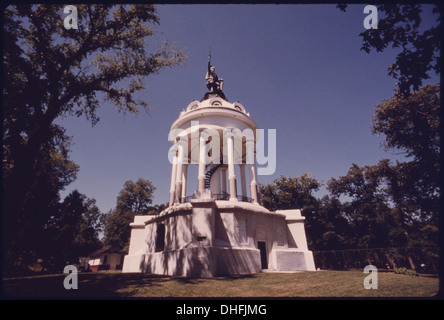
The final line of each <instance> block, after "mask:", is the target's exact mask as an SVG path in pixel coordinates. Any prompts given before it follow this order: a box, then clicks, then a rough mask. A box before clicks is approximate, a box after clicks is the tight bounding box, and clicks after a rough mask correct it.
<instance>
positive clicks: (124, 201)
mask: <svg viewBox="0 0 444 320" xmlns="http://www.w3.org/2000/svg"><path fill="white" fill-rule="evenodd" d="M155 189H156V188H155V187H154V186H153V184H152V183H151V182H150V181H149V180H145V179H142V178H139V179H138V180H137V181H136V182H133V181H131V180H129V181H126V182H125V184H124V187H123V189H122V190H121V191H120V193H119V195H118V197H117V204H116V208H115V209H113V210H111V211H110V212H108V213H107V214H106V215H104V216H103V223H104V226H105V229H104V231H105V238H104V242H105V244H107V245H111V246H112V247H113V248H114V249H115V250H121V251H128V246H129V239H130V234H131V227H130V223H131V222H133V220H134V216H135V215H143V214H147V213H148V212H152V210H153V209H152V207H150V206H149V205H150V204H151V203H152V201H153V200H152V199H153V192H154V190H155Z"/></svg>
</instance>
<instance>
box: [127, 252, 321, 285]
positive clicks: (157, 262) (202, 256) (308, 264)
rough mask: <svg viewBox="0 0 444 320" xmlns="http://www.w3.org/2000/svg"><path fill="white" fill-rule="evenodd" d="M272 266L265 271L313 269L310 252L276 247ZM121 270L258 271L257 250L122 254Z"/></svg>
mask: <svg viewBox="0 0 444 320" xmlns="http://www.w3.org/2000/svg"><path fill="white" fill-rule="evenodd" d="M275 255H276V269H275V270H267V271H268V272H287V271H288V272H295V271H315V270H316V269H315V265H314V260H313V254H312V252H311V251H298V250H297V249H282V250H276V251H275ZM122 272H137V273H152V274H162V275H170V276H183V277H191V278H212V277H219V276H229V275H245V274H254V273H259V272H261V259H260V252H259V250H258V249H249V248H219V247H193V248H183V249H180V250H172V251H164V252H156V253H149V254H140V255H133V256H129V255H127V256H125V263H124V269H123V270H122Z"/></svg>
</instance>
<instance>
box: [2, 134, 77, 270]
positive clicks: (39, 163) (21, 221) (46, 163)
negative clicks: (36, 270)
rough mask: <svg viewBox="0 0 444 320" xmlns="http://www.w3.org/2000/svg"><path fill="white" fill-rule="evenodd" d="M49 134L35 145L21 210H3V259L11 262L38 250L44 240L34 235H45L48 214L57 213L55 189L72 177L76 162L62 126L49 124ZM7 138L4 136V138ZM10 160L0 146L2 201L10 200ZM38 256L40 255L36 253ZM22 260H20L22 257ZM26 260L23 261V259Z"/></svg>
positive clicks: (32, 255)
mask: <svg viewBox="0 0 444 320" xmlns="http://www.w3.org/2000/svg"><path fill="white" fill-rule="evenodd" d="M50 136H51V138H50V139H49V140H47V141H45V143H44V144H43V145H42V146H41V147H40V148H39V150H38V157H37V159H36V160H35V161H34V163H33V175H34V178H33V180H32V181H31V183H30V184H29V187H28V191H27V193H26V197H25V199H24V201H23V203H22V209H23V210H22V211H11V210H4V211H3V227H4V229H3V236H4V238H3V240H4V250H3V253H4V254H5V262H7V264H8V263H13V262H14V261H15V260H16V259H17V258H18V257H21V259H22V260H23V259H25V260H26V259H27V258H28V259H33V257H34V256H35V255H37V256H39V255H41V254H42V252H41V250H43V249H44V248H45V245H46V244H47V242H45V244H43V241H42V244H40V243H39V242H40V241H36V239H45V238H46V236H47V234H46V231H47V230H46V229H45V225H46V223H47V222H48V220H49V219H50V217H51V216H55V215H57V214H58V212H59V211H58V210H59V207H58V206H59V201H60V196H59V192H60V190H62V189H63V188H65V186H67V185H68V184H70V183H71V182H72V181H73V180H74V179H75V177H76V173H77V171H78V166H77V165H76V164H75V163H74V162H72V161H71V160H70V159H69V156H68V154H69V151H70V146H71V141H70V138H69V137H68V136H66V135H65V130H64V129H63V128H61V127H59V126H57V125H52V126H51V130H50ZM7 139H8V138H7V137H6V138H5V136H4V141H5V140H7ZM11 162H12V160H11V157H10V149H9V148H8V146H7V145H4V146H3V168H4V170H3V188H4V189H3V190H4V198H3V201H4V202H3V204H4V208H5V204H6V203H8V201H10V199H8V198H7V196H11V195H10V194H9V192H8V191H9V190H8V189H7V188H8V187H9V184H8V183H6V182H7V181H10V179H11V177H10V175H11V170H10V167H11V166H12V164H11ZM40 257H41V256H40ZM23 261H24V260H23ZM24 262H26V261H24Z"/></svg>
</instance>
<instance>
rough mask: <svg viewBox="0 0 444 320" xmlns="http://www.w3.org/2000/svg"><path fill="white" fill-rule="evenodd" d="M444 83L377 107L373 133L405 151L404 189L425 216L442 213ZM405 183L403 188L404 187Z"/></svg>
mask: <svg viewBox="0 0 444 320" xmlns="http://www.w3.org/2000/svg"><path fill="white" fill-rule="evenodd" d="M440 102H441V101H440V86H439V84H436V85H427V86H425V87H423V88H421V90H420V91H416V92H413V93H412V94H410V95H409V96H408V97H407V98H405V97H404V96H402V95H399V94H395V95H394V96H393V97H392V98H390V99H388V100H385V101H384V102H383V103H381V104H379V105H378V106H377V107H376V112H375V115H374V117H373V119H372V120H373V127H372V132H373V133H374V134H383V135H384V136H385V142H384V147H385V149H386V150H390V149H392V150H396V151H401V152H403V153H404V154H405V155H406V157H407V160H409V161H408V162H405V163H403V164H400V165H399V168H398V169H399V171H400V172H402V173H403V175H402V176H403V177H405V178H406V180H405V181H404V182H403V183H401V182H400V183H401V184H402V191H403V193H404V194H405V195H409V196H410V198H411V200H412V201H414V202H416V204H417V205H419V206H420V208H421V210H422V212H423V214H424V215H428V216H430V215H436V217H437V215H438V210H439V196H440V117H439V112H440ZM401 184H400V187H399V189H401Z"/></svg>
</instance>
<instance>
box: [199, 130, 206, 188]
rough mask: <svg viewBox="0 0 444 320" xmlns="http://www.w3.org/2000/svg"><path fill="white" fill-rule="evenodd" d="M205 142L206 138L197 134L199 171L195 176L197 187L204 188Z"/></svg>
mask: <svg viewBox="0 0 444 320" xmlns="http://www.w3.org/2000/svg"><path fill="white" fill-rule="evenodd" d="M205 144H206V139H205V137H203V136H202V135H201V136H199V173H198V176H197V182H198V189H199V190H201V191H203V190H205V169H206V164H205V149H206V148H205Z"/></svg>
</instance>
